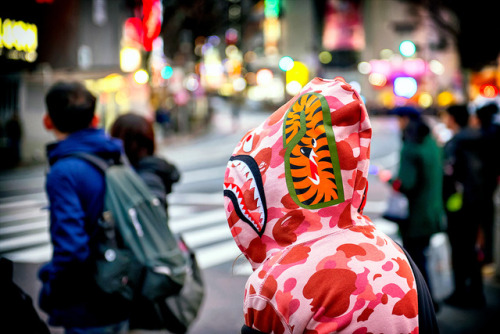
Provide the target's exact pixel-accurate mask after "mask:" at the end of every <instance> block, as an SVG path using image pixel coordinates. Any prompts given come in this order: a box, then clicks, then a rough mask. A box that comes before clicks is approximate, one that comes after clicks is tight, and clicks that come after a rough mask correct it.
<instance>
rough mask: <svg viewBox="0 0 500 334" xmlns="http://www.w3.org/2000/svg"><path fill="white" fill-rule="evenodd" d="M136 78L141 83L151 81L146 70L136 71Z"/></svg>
mask: <svg viewBox="0 0 500 334" xmlns="http://www.w3.org/2000/svg"><path fill="white" fill-rule="evenodd" d="M134 80H135V82H137V83H138V84H139V85H144V84H146V83H147V82H148V81H149V74H148V72H146V71H145V70H138V71H136V72H135V73H134Z"/></svg>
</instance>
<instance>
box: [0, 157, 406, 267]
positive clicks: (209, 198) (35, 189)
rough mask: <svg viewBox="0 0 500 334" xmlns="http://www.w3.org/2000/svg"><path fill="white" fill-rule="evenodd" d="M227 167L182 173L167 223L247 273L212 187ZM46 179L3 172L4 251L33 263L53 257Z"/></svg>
mask: <svg viewBox="0 0 500 334" xmlns="http://www.w3.org/2000/svg"><path fill="white" fill-rule="evenodd" d="M224 168H225V165H222V164H221V165H216V166H213V167H209V168H198V169H193V170H187V171H185V172H184V173H183V181H181V183H180V184H179V186H178V188H176V189H174V192H173V193H172V194H170V195H169V197H168V203H169V216H170V219H169V225H170V228H171V230H172V232H173V233H175V234H180V235H182V237H183V239H184V240H185V242H186V243H187V244H188V245H189V246H190V247H191V248H192V249H193V250H194V251H195V253H196V256H197V260H198V263H199V265H200V267H201V268H202V269H205V268H210V267H214V266H218V265H222V264H230V267H231V268H232V271H233V273H236V274H242V275H246V274H249V273H250V268H249V267H250V266H249V264H248V262H247V261H246V260H245V259H244V257H240V255H241V252H240V250H239V249H238V247H237V246H236V244H235V242H234V240H233V238H232V236H231V232H230V230H229V228H228V226H227V222H226V215H225V211H224V208H223V203H224V198H223V195H222V190H217V191H214V190H213V189H215V188H218V187H217V186H215V185H219V184H221V183H222V180H218V179H215V178H216V177H217V178H222V176H221V175H223V171H224ZM43 180H44V173H43V171H42V169H41V168H39V169H35V170H32V171H28V172H25V171H21V172H19V173H14V174H11V175H9V176H8V177H6V176H4V175H2V176H0V187H1V190H2V191H1V192H0V194H1V196H0V256H5V257H7V258H10V259H11V260H13V261H16V262H29V263H43V262H46V261H48V260H49V259H50V257H51V253H52V247H51V243H50V235H49V210H48V203H47V197H46V195H45V193H44V191H43ZM203 182H208V183H209V184H210V185H209V188H210V189H212V190H208V191H207V190H206V191H205V192H203V191H196V190H193V189H195V188H196V187H198V186H199V185H200V184H203ZM16 185H18V186H19V187H18V186H16ZM193 185H195V186H196V187H193ZM384 208H385V203H384V202H378V201H368V202H367V204H366V206H365V212H368V213H371V214H375V216H377V215H380V213H381V212H382V211H383V210H384ZM375 223H376V224H377V225H378V227H379V228H380V229H382V230H383V231H384V232H385V233H387V234H389V235H396V234H397V226H395V224H392V223H390V222H387V221H384V220H382V219H376V220H375ZM236 259H238V261H235V260H236Z"/></svg>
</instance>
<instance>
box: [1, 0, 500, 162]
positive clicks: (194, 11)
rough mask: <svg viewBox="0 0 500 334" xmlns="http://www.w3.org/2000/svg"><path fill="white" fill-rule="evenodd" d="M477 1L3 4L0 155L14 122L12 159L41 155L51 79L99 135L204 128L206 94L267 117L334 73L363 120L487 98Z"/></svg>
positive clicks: (49, 0) (495, 30) (490, 45)
mask: <svg viewBox="0 0 500 334" xmlns="http://www.w3.org/2000/svg"><path fill="white" fill-rule="evenodd" d="M475 3H476V5H474V6H471V5H470V3H469V2H467V1H453V0H436V1H427V0H365V1H362V0H310V1H298V0H64V1H63V0H17V1H3V2H2V4H1V5H0V8H1V11H0V29H1V30H0V41H1V42H0V136H1V139H0V149H1V150H2V155H4V152H6V151H7V150H8V149H9V147H8V141H9V140H8V139H9V138H8V132H9V130H8V126H7V124H8V122H9V120H12V119H13V118H16V121H18V122H20V125H21V127H22V129H23V131H22V140H21V150H20V151H21V155H20V159H21V161H24V162H32V161H39V160H41V159H43V146H44V144H45V142H46V141H47V140H48V139H49V138H48V134H47V133H46V132H45V131H44V130H43V129H42V127H41V126H40V124H41V117H42V114H43V112H44V104H43V95H44V93H45V91H46V90H47V89H48V87H49V86H50V85H51V84H52V83H54V82H55V81H57V80H59V79H76V80H82V81H85V83H86V84H87V86H88V87H89V88H90V89H91V90H92V92H93V93H95V94H96V95H97V96H98V97H99V106H98V113H99V115H100V118H101V123H102V126H109V124H111V123H112V122H113V120H114V119H115V118H116V117H117V115H119V114H121V113H124V112H128V111H130V110H133V111H136V112H140V113H144V114H146V115H147V116H148V117H149V118H151V119H154V120H156V121H157V122H158V123H159V124H161V128H162V129H163V130H164V133H165V134H169V133H187V132H190V133H192V132H193V131H200V130H203V128H204V127H206V126H207V124H208V123H209V122H208V120H209V119H210V117H211V116H212V112H213V104H212V103H211V97H213V96H217V97H222V98H224V99H225V100H228V101H231V102H232V103H233V104H235V105H241V104H245V105H247V106H249V107H252V108H256V109H259V110H269V111H273V110H274V109H275V108H276V107H277V106H280V105H281V104H283V103H284V102H285V101H286V100H287V99H289V98H290V97H291V96H293V95H295V94H296V93H297V92H298V91H299V90H300V88H301V87H302V86H303V85H304V84H305V83H307V82H308V81H309V80H310V79H312V78H314V77H315V76H320V77H325V78H333V77H337V76H341V77H344V78H345V80H346V81H347V82H349V83H351V84H352V85H353V86H354V87H355V88H357V89H358V90H359V91H360V92H361V95H362V96H363V99H364V100H365V102H366V104H367V106H368V109H369V111H370V112H371V113H372V114H377V113H384V112H385V111H386V110H387V109H390V108H392V107H394V106H397V105H404V104H415V105H418V106H420V107H421V108H423V109H425V110H426V111H428V112H429V113H436V111H437V110H438V109H439V108H442V107H446V106H447V105H449V104H451V103H455V102H457V103H458V102H473V103H477V104H481V103H484V102H485V100H493V99H495V100H496V99H497V97H498V87H499V84H500V73H499V70H498V55H499V50H500V43H498V41H496V36H498V34H499V32H500V25H498V24H496V23H495V22H497V19H496V15H497V12H496V11H495V10H494V8H493V6H494V5H493V3H492V2H491V1H481V0H478V1H476V2H475ZM236 109H237V107H236ZM235 112H237V110H235ZM6 153H7V152H6ZM2 161H3V160H2ZM6 163H7V162H4V161H3V162H2V164H6Z"/></svg>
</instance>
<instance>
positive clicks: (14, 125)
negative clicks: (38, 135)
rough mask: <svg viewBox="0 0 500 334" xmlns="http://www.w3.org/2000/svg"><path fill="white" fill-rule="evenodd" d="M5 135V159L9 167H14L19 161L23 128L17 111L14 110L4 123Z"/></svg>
mask: <svg viewBox="0 0 500 334" xmlns="http://www.w3.org/2000/svg"><path fill="white" fill-rule="evenodd" d="M5 136H6V137H7V149H8V152H9V154H8V156H7V157H6V159H7V160H8V161H7V163H8V165H9V166H10V167H15V166H16V165H17V164H18V163H19V161H21V139H22V136H23V129H22V126H21V121H20V119H19V112H18V111H17V110H16V111H14V112H13V113H12V115H11V117H10V118H9V119H8V120H7V122H6V123H5Z"/></svg>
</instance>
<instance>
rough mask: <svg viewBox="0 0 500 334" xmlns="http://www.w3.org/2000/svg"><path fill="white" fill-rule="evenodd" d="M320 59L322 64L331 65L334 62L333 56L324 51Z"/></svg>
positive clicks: (319, 56)
mask: <svg viewBox="0 0 500 334" xmlns="http://www.w3.org/2000/svg"><path fill="white" fill-rule="evenodd" d="M318 59H319V61H320V62H321V63H322V64H329V63H330V62H331V61H332V54H331V53H330V52H328V51H322V52H320V53H319V55H318Z"/></svg>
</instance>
